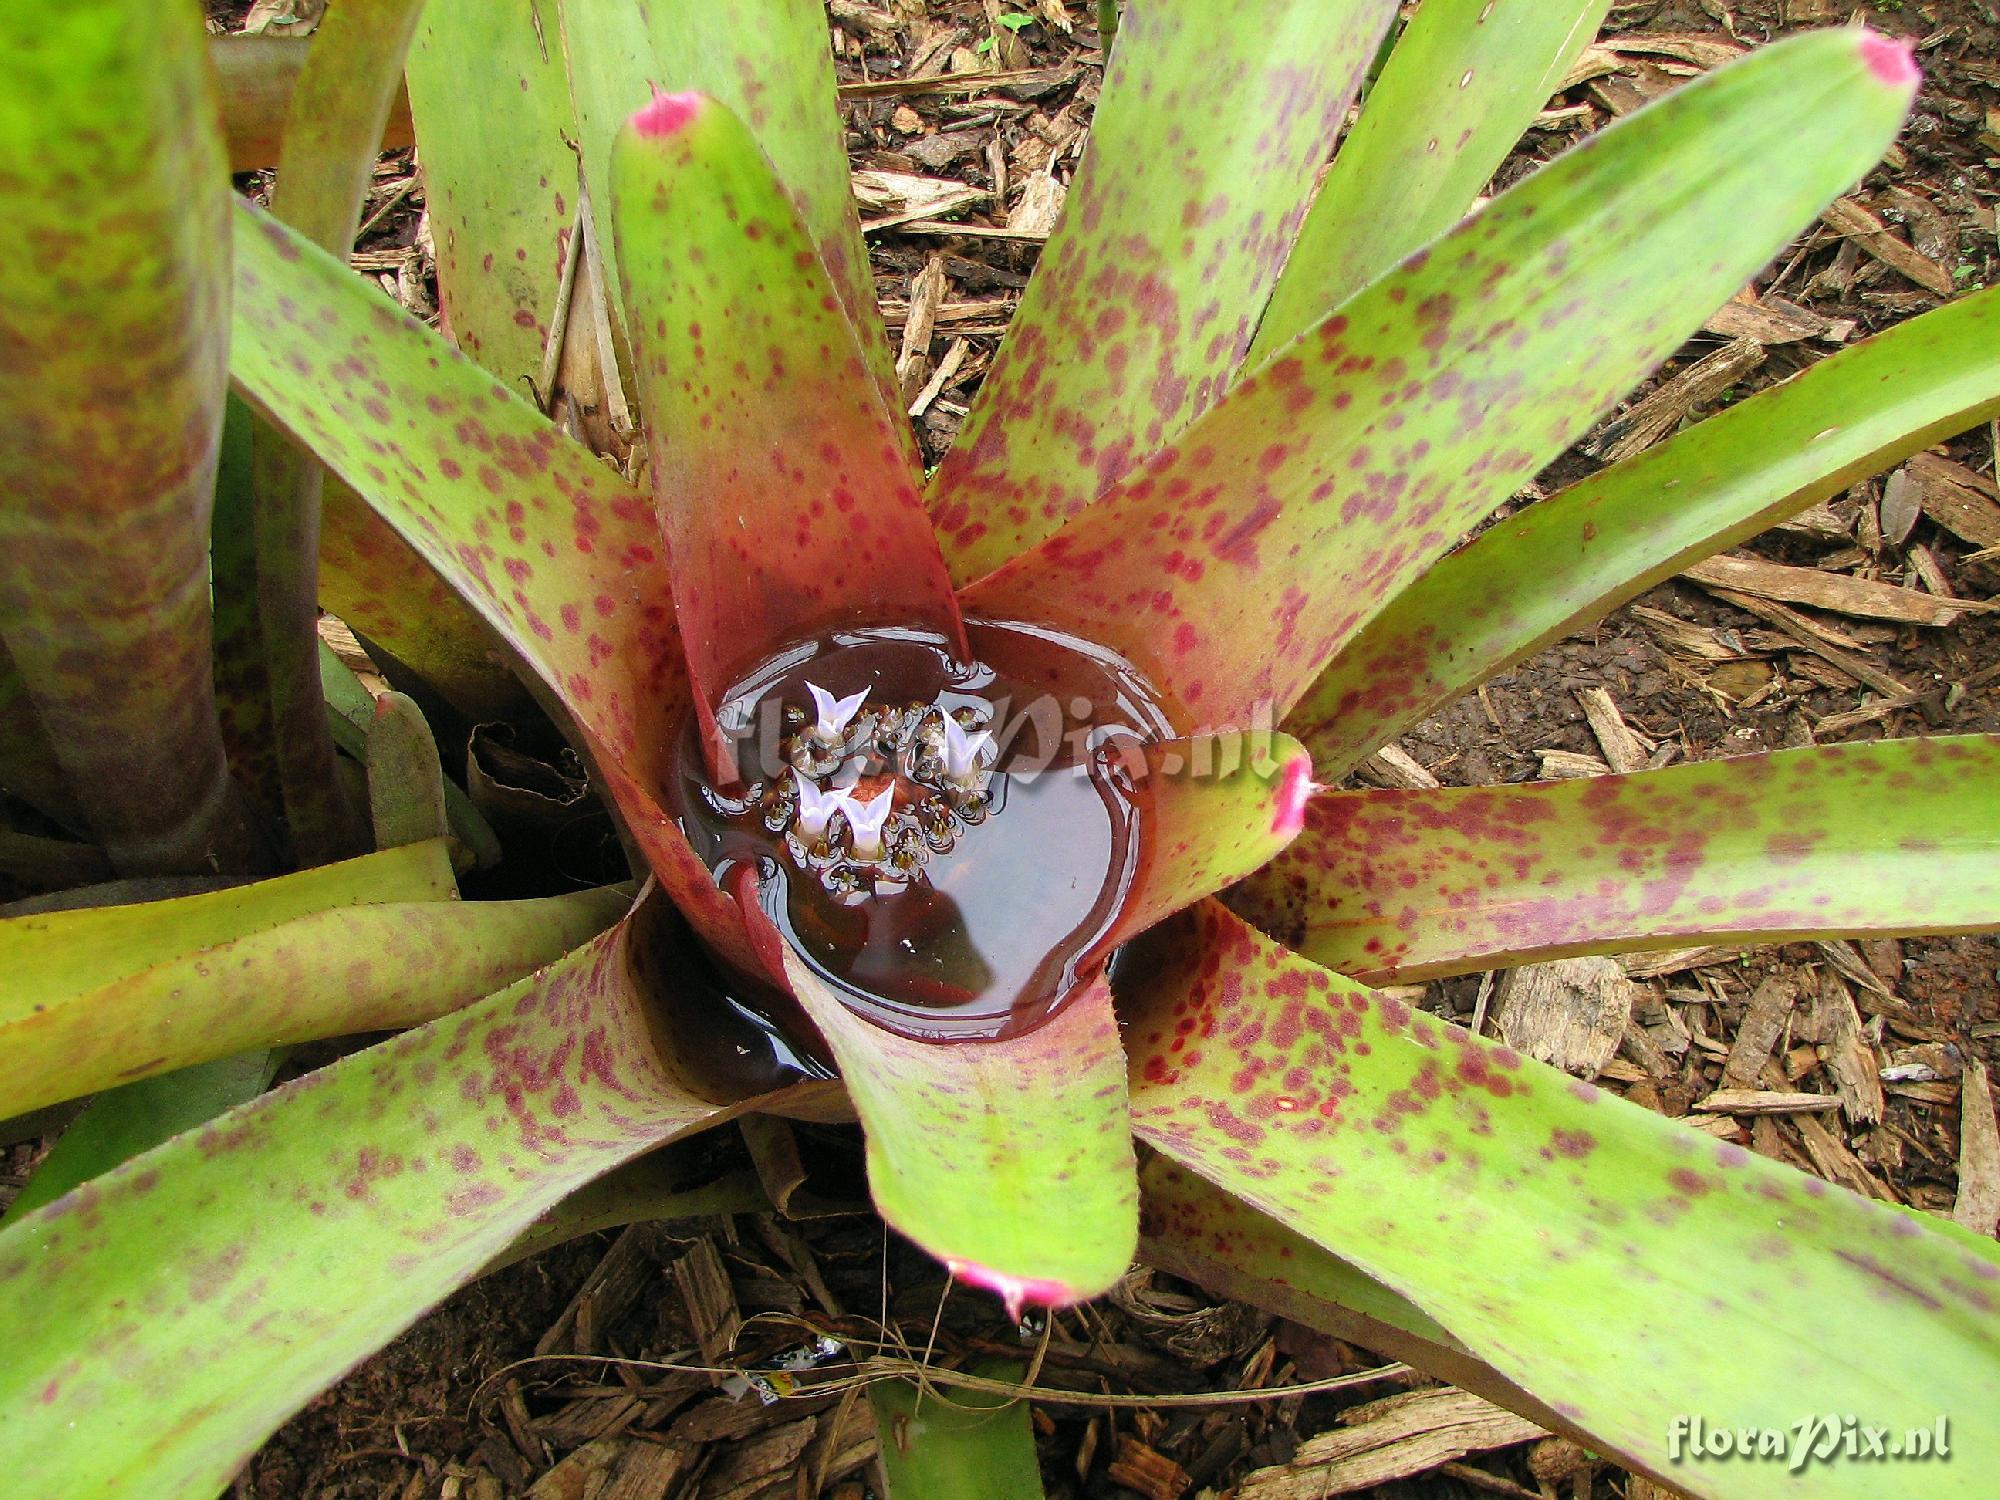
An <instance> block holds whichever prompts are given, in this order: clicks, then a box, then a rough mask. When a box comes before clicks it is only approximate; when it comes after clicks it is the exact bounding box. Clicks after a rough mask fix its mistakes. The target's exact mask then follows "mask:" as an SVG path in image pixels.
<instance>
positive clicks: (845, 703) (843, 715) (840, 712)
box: [806, 682, 868, 740]
mask: <svg viewBox="0 0 2000 1500" xmlns="http://www.w3.org/2000/svg"><path fill="white" fill-rule="evenodd" d="M806 691H807V692H808V693H811V694H812V701H813V712H814V713H815V714H817V715H818V718H817V719H816V720H815V721H814V723H813V731H814V733H816V734H818V735H819V736H820V738H822V739H828V740H837V739H839V738H840V736H841V735H842V734H843V733H844V732H845V731H846V729H847V726H848V725H849V724H851V723H853V722H854V716H855V714H857V713H859V712H860V711H861V705H862V704H863V703H864V702H866V701H867V699H868V689H867V688H863V689H861V691H860V692H858V693H849V694H848V695H847V696H846V697H845V698H836V697H834V696H833V694H831V693H829V692H828V691H827V690H826V689H825V688H823V687H821V686H820V685H819V684H818V683H816V682H809V683H807V684H806Z"/></svg>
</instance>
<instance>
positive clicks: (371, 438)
mask: <svg viewBox="0 0 2000 1500" xmlns="http://www.w3.org/2000/svg"><path fill="white" fill-rule="evenodd" d="M237 213H238V218H237V228H238V230H239V233H238V235H237V245H236V259H237V299H236V312H237V317H236V323H235V342H234V344H233V345H232V348H231V356H230V358H231V372H232V374H233V375H234V376H235V378H236V380H237V383H238V385H239V386H240V388H241V390H242V392H243V394H244V396H245V397H246V398H247V399H249V400H250V401H251V402H252V404H253V405H256V406H258V407H261V408H262V409H263V410H264V411H265V413H266V414H268V415H269V416H270V417H271V418H272V419H273V420H275V421H277V422H278V423H279V424H280V425H281V426H283V427H285V428H286V429H287V430H288V431H290V432H291V433H292V434H293V435H294V436H295V437H298V438H299V439H300V440H301V441H302V442H303V443H304V445H305V446H306V447H308V448H309V449H310V450H311V451H312V452H313V453H314V454H315V455H317V456H318V457H319V458H320V459H321V461H323V462H324V463H326V464H327V466H328V467H329V468H331V469H333V470H334V471H335V472H336V473H338V474H339V475H340V476H341V477H342V478H343V479H345V480H347V481H348V482H349V483H350V484H352V485H354V486H355V487H356V489H357V490H359V491H360V492H361V494H362V495H363V496H364V497H365V498H366V499H367V500H368V502H369V504H370V505H372V506H374V507H375V509H376V510H377V511H378V512H379V513H380V514H381V515H382V517H383V519H385V520H386V521H388V522H389V523H390V524H391V525H392V526H394V527H395V528H396V530H397V531H398V532H399V533H400V534H401V536H402V537H403V539H404V540H405V541H407V542H408V543H410V544H411V545H412V546H413V547H415V548H416V549H417V551H418V552H419V553H420V554H421V555H422V556H423V558H424V560H425V561H426V562H427V563H428V564H429V565H430V566H431V567H432V568H434V569H436V570H437V572H438V573H439V574H440V575H441V576H442V577H443V578H444V580H445V581H446V583H447V584H448V585H449V586H450V587H451V588H452V589H454V590H456V591H458V592H459V593H460V594H461V595H462V596H463V597H464V599H465V600H466V602H467V603H468V604H470V605H471V606H472V607H473V608H474V609H476V610H477V611H478V612H479V614H480V616H481V617H482V618H483V619H484V620H485V621H486V622H487V624H488V625H490V626H491V627H492V628H493V629H494V630H495V631H496V632H498V634H499V635H500V636H501V637H502V639H504V640H505V641H506V642H507V644H508V645H509V646H510V647H512V648H513V649H514V650H515V651H517V652H519V653H520V655H521V657H522V659H523V660H524V661H526V662H527V663H528V664H529V665H530V666H532V667H533V668H534V670H535V672H536V673H537V674H538V675H539V676H540V677H541V678H542V680H543V682H545V683H546V684H547V686H548V688H549V690H550V692H551V693H552V694H553V695H554V696H555V697H556V698H557V699H558V700H559V701H560V703H561V704H562V706H563V707H564V708H565V709H566V710H567V711H568V712H569V714H570V716H571V719H572V721H573V722H574V724H575V726H576V728H577V731H578V735H577V737H578V739H579V740H580V741H581V742H582V744H581V748H583V749H585V750H587V751H588V752H589V753H590V755H591V757H592V759H593V760H594V761H595V763H596V769H597V771H598V772H599V775H600V778H601V779H602V780H603V782H604V784H605V786H606V789H607V790H608V791H609V792H610V793H611V795H612V796H613V797H615V798H616V799H617V801H618V805H619V807H620V810H621V811H622V812H623V814H624V816H625V820H626V822H627V824H628V825H629V826H630V828H631V829H632V832H633V836H634V837H635V838H636V839H637V840H638V841H639V842H640V844H641V846H642V847H643V848H644V849H645V851H646V855H647V859H648V861H649V862H650V863H651V865H652V868H653V871H654V873H655V874H657V875H658V876H659V877H660V880H661V882H662V884H663V886H664V887H665V888H666V890H667V892H668V894H669V895H670V896H671V897H672V898H673V901H674V904H675V905H676V906H678V907H679V908H680V909H681V910H682V911H683V912H685V913H687V915H688V917H689V919H690V920H691V921H693V922H694V923H695V924H696V925H697V927H699V928H700V930H701V932H702V935H703V937H704V938H705V939H706V940H707V941H708V943H709V944H710V946H711V947H713V948H716V949H717V950H719V951H720V952H721V953H722V954H723V955H724V956H725V957H726V958H728V959H729V960H730V961H731V962H734V963H736V964H737V965H738V966H739V967H741V968H745V969H748V970H750V971H751V972H756V969H757V963H756V959H755V956H754V955H753V954H752V953H751V951H750V949H749V946H748V940H747V938H746V937H745V935H744V932H743V923H742V918H741V916H740V915H739V914H738V912H737V910H736V908H735V906H734V905H733V904H732V903H731V902H730V901H729V900H728V899H727V898H726V897H724V896H723V895H722V893H721V892H720V891H718V890H717V889H716V887H715V881H714V880H713V878H712V877H711V876H710V875H709V872H708V867H707V866H706V865H704V864H702V862H701V861H700V860H699V859H698V858H696V856H695V853H694V851H693V850H692V849H690V848H689V847H688V844H687V840H686V839H685V838H684V837H683V836H682V834H681V832H680V830H679V828H678V827H677V826H675V825H674V823H673V822H672V820H671V819H669V818H668V817H667V815H666V814H665V813H664V812H663V811H661V810H660V807H659V804H658V802H657V801H656V799H655V792H654V789H655V788H657V787H659V786H660V785H662V784H663V783H664V778H665V776H666V774H667V770H668V767H669V765H670V763H671V761H672V757H673V755H674V753H675V750H676V747H677V746H678V743H679V741H678V738H677V735H678V732H679V728H680V724H681V720H682V715H683V714H684V712H685V704H686V702H687V691H688V689H687V675H686V667H685V664H684V662H683V658H682V655H681V645H680V638H679V636H678V635H677V634H676V632H675V629H674V621H673V614H672V608H671V605H670V603H669V600H670V599H671V598H672V589H671V587H670V585H669V583H668V578H667V571H666V568H665V566H664V559H663V558H662V556H661V553H660V538H659V529H658V527H657V525H656V524H655V522H654V520H653V516H652V510H651V507H650V506H649V505H648V504H647V503H646V501H645V499H644V498H643V497H642V496H641V495H640V494H639V492H638V491H637V490H635V489H634V488H633V487H632V486H631V485H630V484H629V483H627V482H626V481H625V480H624V479H623V478H622V477H620V475H619V474H618V473H617V472H616V471H615V470H613V469H611V468H609V467H607V466H606V465H604V464H603V463H601V462H599V461H598V460H597V459H596V458H594V457H592V456H591V454H590V453H589V452H588V451H586V450H585V449H583V448H581V447H579V446H578V445H577V444H575V443H573V442H571V441H570V440H569V439H568V438H566V437H564V436H563V435H562V434H561V433H560V432H558V431H557V430H556V429H555V428H554V427H553V426H551V425H550V423H549V422H548V421H547V420H546V419H545V418H544V417H543V416H542V415H541V414H540V413H539V412H537V411H536V410H535V409H534V408H532V407H530V406H528V405H527V404H526V403H525V402H523V401H521V400H519V399H518V398H517V397H516V396H514V395H513V393H511V392H510V391H508V390H507V388H506V387H505V386H502V385H498V384H496V383H495V382H494V380H493V378H492V377H491V376H490V375H487V374H485V373H484V372H483V371H481V370H480V369H479V367H478V366H477V365H475V364H473V363H472V362H471V361H470V360H468V359H467V358H466V357H465V356H464V355H462V354H461V353H459V352H458V351H457V350H455V349H453V348H452V347H451V346H450V345H448V344H446V343H444V342H443V341H442V340H440V339H439V338H438V337H437V336H436V335H435V334H433V333H431V332H430V331H429V330H428V329H426V328H424V327H423V326H422V325H421V324H419V323H417V322H415V321H414V320H412V319H411V318H409V317H408V316H407V315H405V314H404V313H403V312H402V310H401V309H400V308H397V307H395V306H394V305H392V304H391V303H389V302H388V301H387V300H386V299H385V298H383V297H382V296H381V294H380V293H379V292H376V291H373V290H371V289H370V288H369V287H368V285H367V284H366V283H365V282H363V281H360V280H359V279H357V278H356V277H355V276H354V275H353V273H352V272H350V271H349V270H348V269H347V268H346V267H345V266H344V265H342V264H340V263H339V262H338V261H336V260H334V259H333V258H332V257H331V256H328V255H326V254H324V253H323V252H321V251H319V250H318V249H316V248H315V247H313V246H311V245H308V244H306V243H305V242H304V241H302V240H300V239H299V238H298V237H297V236H296V235H295V234H293V233H292V232H291V231H290V230H288V229H287V228H285V226H284V225H282V224H279V223H278V222H277V221H276V220H274V219H272V218H270V217H269V216H268V215H264V214H261V213H259V212H258V211H257V210H256V209H254V208H252V207H250V206H249V205H247V204H242V205H239V206H238V209H237Z"/></svg>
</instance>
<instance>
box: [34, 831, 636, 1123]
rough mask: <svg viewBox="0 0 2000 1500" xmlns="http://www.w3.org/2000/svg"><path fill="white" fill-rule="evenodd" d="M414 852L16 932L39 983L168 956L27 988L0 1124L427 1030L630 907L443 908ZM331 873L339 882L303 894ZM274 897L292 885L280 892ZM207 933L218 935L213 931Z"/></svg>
mask: <svg viewBox="0 0 2000 1500" xmlns="http://www.w3.org/2000/svg"><path fill="white" fill-rule="evenodd" d="M440 847H441V845H439V844H432V845H429V846H410V851H409V852H414V851H415V850H418V849H421V850H422V853H423V861H424V866H426V867H427V866H430V865H432V864H434V863H435V862H436V860H437V859H438V858H439V857H440V856H439V854H438V850H439V848H440ZM405 853H406V851H405V850H402V849H399V850H394V851H389V852H386V853H384V854H379V855H370V856H365V857H363V858H361V859H358V860H351V861H348V862H346V863H345V864H340V865H325V866H321V867H319V868H318V869H317V870H313V871H308V872H305V873H304V874H301V875H295V876H288V877H285V878H284V879H283V880H281V881H278V882H265V883H263V884H260V885H251V886H244V887H240V888H238V889H236V890H230V891H221V892H217V893H215V894H213V895H208V896H189V897H184V898H182V899H181V900H178V901H160V902H149V903H147V904H145V905H142V906H133V907H103V908H96V909H93V910H89V911H77V912H59V913H55V914H52V915H49V916H42V917H15V918H12V919H9V920H8V921H6V922H4V923H0V952H9V951H11V952H12V953H13V954H14V955H16V956H19V955H22V954H25V955H26V960H25V961H24V962H23V964H22V965H21V968H23V969H27V970H30V971H31V972H39V971H40V969H41V967H42V966H41V965H40V964H39V963H38V962H37V959H38V958H39V950H40V949H44V948H48V947H50V946H60V947H65V948H67V947H70V946H72V945H76V944H82V943H111V942H118V941H130V942H131V943H132V945H133V948H134V950H135V951H138V952H151V953H152V954H153V955H155V956H152V957H150V958H148V959H145V960H141V961H138V962H133V961H132V960H130V959H124V960H122V961H121V962H120V964H119V966H118V967H119V972H117V973H116V974H108V975H98V976H86V975H84V974H82V973H80V972H78V971H77V970H76V968H75V966H73V965H71V966H65V967H64V968H63V969H62V970H61V971H60V973H59V976H58V978H59V980H60V981H61V982H59V983H58V982H36V981H34V980H31V979H27V978H25V977H24V978H23V979H22V980H20V981H10V983H9V984H8V985H7V987H6V990H5V992H4V993H0V1112H4V1114H5V1115H8V1116H11V1115H16V1114H21V1113H24V1112H26V1111H27V1110H30V1109H37V1108H39V1107H41V1106H42V1105H44V1104H50V1103H54V1102H55V1101H57V1100H61V1099H73V1098H77V1097H79V1096H81V1095H84V1094H89V1093H93V1092H95V1091H97V1090H98V1089H102V1088H108V1087H111V1086H112V1085H114V1084H119V1083H125V1082H129V1081H131V1080H132V1079H135V1078H144V1077H150V1076H152V1075H154V1074H157V1073H164V1072H167V1071H170V1070H172V1069H175V1068H184V1067H188V1066H190V1065H192V1064H194V1063H200V1062H206V1061H208V1060H210V1059H212V1058H218V1057H227V1056H229V1055H230V1054H232V1053H236V1052H242V1051H245V1050H247V1049H249V1048H253V1047H260V1046H276V1045H279V1044H283V1043H291V1042H304V1041H312V1040H316V1039H318V1038H320V1037H328V1036H344V1035H348V1034H351V1033H355V1032H366V1031H385V1030H389V1029H392V1028H396V1027H403V1026H414V1025H417V1024H419V1023H421V1022H424V1021H428V1020H430V1019H431V1018H433V1017H434V1016H439V1015H442V1014H444V1013H445V1012H446V1011H449V1010H454V1009H456V1008H457V1007H459V1006H461V1005H464V1004H465V1003H467V1002H468V1001H470V1000H474V999H477V998H478V997H479V996H481V995H484V994H488V993H490V992H491V991H493V990H494V989H496V988H498V987H499V986H500V985H502V984H507V983H510V982H512V981H513V980H515V979H518V978H519V977H520V976H521V975H523V974H525V973H528V972H529V971H530V970H532V969H534V968H536V967H538V966H539V965H541V964H544V963H547V962H549V961H550V960H551V959H554V958H556V957H559V956H560V955H561V954H563V953H565V952H567V951H568V950H569V949H571V948H573V947H575V946H577V945H578V944H579V943H581V942H583V941H585V940H586V939H588V938H589V937H591V936H592V935H593V934H595V933H597V932H600V931H602V930H603V929H604V927H605V925H606V924H607V923H609V922H611V921H612V920H613V919H614V918H616V917H617V916H618V915H619V913H620V912H621V911H622V910H623V909H624V907H625V906H626V905H627V904H629V903H628V902H627V901H626V899H625V898H624V897H622V896H621V895H619V894H618V893H617V892H612V891H581V892H578V893H576V894H574V895H568V896H552V897H546V898H544V899H542V900H538V901H466V902H460V901H456V900H451V899H439V898H438V897H436V896H429V897H426V896H423V895H419V894H416V893H414V891H413V890H412V887H413V886H414V885H415V884H416V882H414V881H412V880H411V879H410V878H409V876H408V875H407V874H404V873H403V872H405V871H414V870H416V869H418V868H419V867H418V866H416V865H414V864H411V863H410V862H409V861H406V860H400V859H394V858H392V857H391V856H392V855H396V856H401V855H403V854H405ZM445 869H446V871H447V877H448V873H449V869H450V866H449V864H446V866H445ZM319 874H325V875H328V876H329V877H331V878H330V879H329V880H328V881H326V882H323V883H319V884H314V883H311V882H308V883H307V884H306V885H304V886H300V887H296V888H295V887H293V886H292V885H291V882H295V881H307V880H308V877H309V876H312V875H319ZM268 884H278V885H281V886H284V887H285V889H284V890H282V891H276V892H266V891H265V889H264V885H268ZM449 888H450V886H449V879H448V878H447V881H446V890H447V891H448V890H449ZM295 889H296V890H297V891H298V892H300V894H296V895H295V894H293V891H294V890H295ZM315 899H316V900H317V901H318V902H319V904H320V906H321V908H322V909H320V910H306V911H304V912H302V913H301V914H299V915H295V916H291V917H289V918H285V919H283V920H280V921H277V922H276V923H275V924H271V923H270V922H269V918H270V915H271V913H272V912H273V911H274V910H279V909H282V907H283V906H284V905H293V906H296V905H298V904H301V903H303V902H305V901H308V900H315ZM336 903H338V904H336ZM238 923H240V924H241V925H240V927H238V926H236V925H235V924H238ZM204 927H206V928H208V929H209V930H210V933H211V934H214V935H207V936H199V935H197V934H200V933H201V932H202V930H203V928H204ZM232 929H233V930H232ZM181 933H186V936H181V935H180V934H181ZM224 933H226V934H227V935H221V934H224ZM239 933H240V935H239Z"/></svg>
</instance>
